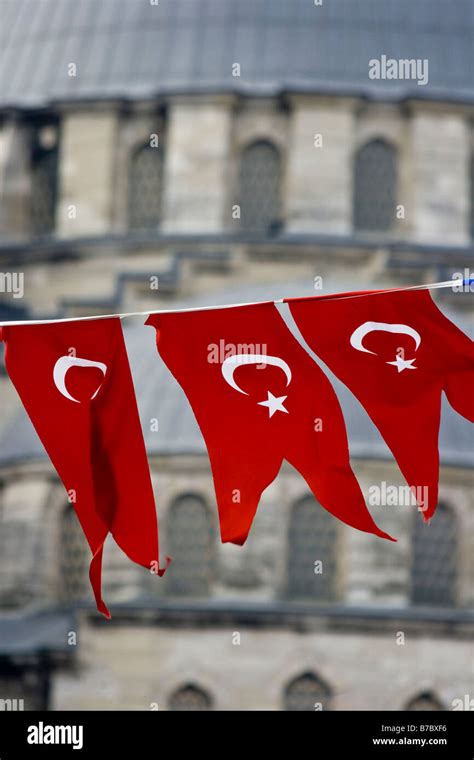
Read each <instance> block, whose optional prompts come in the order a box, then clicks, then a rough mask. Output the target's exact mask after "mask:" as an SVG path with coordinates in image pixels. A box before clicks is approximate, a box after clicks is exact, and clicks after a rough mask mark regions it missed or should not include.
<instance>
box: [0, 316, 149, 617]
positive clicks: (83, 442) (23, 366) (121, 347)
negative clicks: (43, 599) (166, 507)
mask: <svg viewBox="0 0 474 760" xmlns="http://www.w3.org/2000/svg"><path fill="white" fill-rule="evenodd" d="M3 339H4V341H5V343H6V354H5V364H6V367H7V370H8V374H9V375H10V378H11V380H12V382H13V383H14V385H15V387H16V389H17V391H18V393H19V395H20V398H21V400H22V402H23V404H24V406H25V409H26V411H27V412H28V414H29V416H30V419H31V421H32V423H33V425H34V427H35V428H36V431H37V433H38V435H39V437H40V438H41V440H42V442H43V445H44V447H45V449H46V451H47V452H48V454H49V456H50V458H51V461H52V463H53V465H54V467H55V468H56V470H57V472H58V474H59V477H60V478H61V480H62V482H63V483H64V486H65V488H66V490H67V491H68V494H70V493H71V491H75V499H76V501H75V503H74V508H75V511H76V513H77V516H78V518H79V520H80V523H81V525H82V528H83V530H84V533H85V535H86V537H87V540H88V542H89V545H90V548H91V551H92V554H93V557H92V561H91V565H90V571H89V576H90V580H91V584H92V587H93V590H94V594H95V598H96V603H97V608H98V609H99V610H100V612H102V613H103V614H104V615H105V616H106V617H110V614H109V611H108V609H107V607H106V605H105V603H104V601H103V599H102V594H101V571H102V553H103V545H104V541H105V539H106V537H107V534H108V533H109V532H110V533H112V535H113V537H114V539H115V540H116V542H117V544H118V545H119V546H120V547H121V549H122V550H123V551H124V552H125V554H127V556H128V557H129V558H130V559H131V560H133V561H134V562H137V563H138V564H140V565H143V566H145V567H148V568H149V569H150V568H151V569H153V570H156V571H157V570H158V526H157V518H156V510H155V502H154V497H153V490H152V484H151V478H150V471H149V468H148V462H147V458H146V452H145V445H144V441H143V435H142V430H141V427H140V421H139V417H138V410H137V404H136V400H135V392H134V388H133V382H132V377H131V373H130V367H129V364H128V358H127V352H126V348H125V343H124V340H123V334H122V326H121V324H120V320H119V319H104V320H93V321H80V322H65V323H56V324H45V325H31V326H23V325H22V326H12V327H4V328H3ZM71 355H73V356H75V357H76V358H79V359H87V360H89V361H93V362H101V363H102V364H105V365H106V368H107V369H106V372H105V376H104V374H103V372H102V370H101V369H100V368H98V367H89V366H85V367H84V366H70V367H69V368H68V369H67V376H64V377H61V375H62V374H63V373H62V372H61V366H62V369H63V371H64V361H63V360H61V362H60V363H59V364H57V362H58V360H59V359H60V358H61V357H68V356H71ZM65 362H66V366H67V359H66V360H65ZM55 368H56V370H57V372H58V374H57V375H56V376H55V375H54V374H53V373H54V370H55ZM55 377H56V381H55ZM58 386H61V387H62V388H63V391H60V390H59V388H58ZM97 389H98V391H97ZM64 390H65V392H66V394H70V396H72V397H73V398H75V399H77V401H74V400H72V399H71V398H68V397H67V396H66V395H64ZM96 391H97V395H95V392H96ZM94 395H95V397H94ZM152 563H156V564H153V565H152ZM162 572H163V571H160V572H159V573H158V574H162Z"/></svg>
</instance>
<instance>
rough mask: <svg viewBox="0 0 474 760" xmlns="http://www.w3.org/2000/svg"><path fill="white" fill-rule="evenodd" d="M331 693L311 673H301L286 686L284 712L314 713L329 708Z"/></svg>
mask: <svg viewBox="0 0 474 760" xmlns="http://www.w3.org/2000/svg"><path fill="white" fill-rule="evenodd" d="M330 697H331V691H330V689H329V687H328V686H327V685H326V684H325V683H324V682H323V681H321V680H320V679H319V678H318V677H317V676H315V675H314V674H313V673H303V675H301V676H298V678H295V679H294V680H293V681H290V683H289V684H288V685H287V687H286V689H285V693H284V699H283V703H284V707H283V709H284V710H298V711H299V712H303V711H306V712H307V711H310V710H311V711H313V712H314V711H315V710H326V709H327V708H328V707H329V701H330Z"/></svg>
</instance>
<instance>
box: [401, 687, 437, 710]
mask: <svg viewBox="0 0 474 760" xmlns="http://www.w3.org/2000/svg"><path fill="white" fill-rule="evenodd" d="M405 709H406V710H443V709H444V708H443V705H442V704H441V702H440V700H439V699H438V698H437V697H435V696H434V695H433V694H432V693H431V692H429V691H425V692H422V693H421V694H418V696H417V697H414V698H413V699H411V700H410V701H409V702H408V704H407V706H406V708H405Z"/></svg>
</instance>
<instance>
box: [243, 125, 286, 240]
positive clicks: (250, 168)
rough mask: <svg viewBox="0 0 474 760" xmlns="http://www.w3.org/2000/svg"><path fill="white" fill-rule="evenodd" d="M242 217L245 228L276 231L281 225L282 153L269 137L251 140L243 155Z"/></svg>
mask: <svg viewBox="0 0 474 760" xmlns="http://www.w3.org/2000/svg"><path fill="white" fill-rule="evenodd" d="M239 186H240V219H241V225H242V229H243V230H245V231H252V232H261V233H275V232H278V230H279V228H280V226H281V157H280V153H279V151H278V150H277V148H276V147H275V146H274V145H273V144H272V143H271V142H268V141H267V140H258V141H256V142H253V143H251V144H250V145H248V146H247V147H246V148H244V150H243V151H242V154H241V158H240V177H239Z"/></svg>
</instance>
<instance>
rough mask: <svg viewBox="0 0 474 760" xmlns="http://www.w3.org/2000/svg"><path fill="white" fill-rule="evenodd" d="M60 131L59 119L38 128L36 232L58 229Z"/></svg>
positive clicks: (34, 185)
mask: <svg viewBox="0 0 474 760" xmlns="http://www.w3.org/2000/svg"><path fill="white" fill-rule="evenodd" d="M58 154H59V130H58V124H57V122H55V121H51V122H48V123H43V124H40V125H38V126H37V127H36V128H35V130H34V135H33V145H32V156H31V228H32V232H33V234H34V235H50V234H51V233H53V232H54V227H55V217H56V203H57V197H58Z"/></svg>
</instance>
